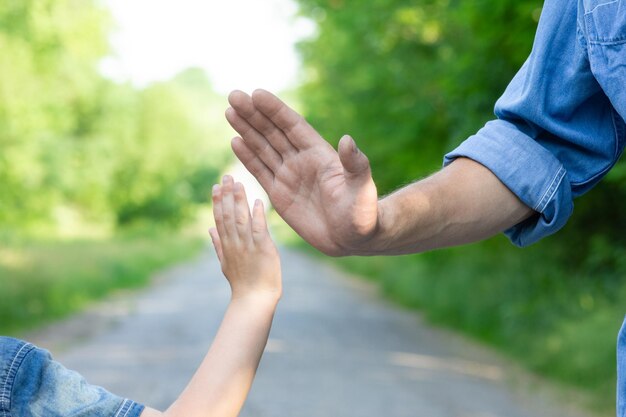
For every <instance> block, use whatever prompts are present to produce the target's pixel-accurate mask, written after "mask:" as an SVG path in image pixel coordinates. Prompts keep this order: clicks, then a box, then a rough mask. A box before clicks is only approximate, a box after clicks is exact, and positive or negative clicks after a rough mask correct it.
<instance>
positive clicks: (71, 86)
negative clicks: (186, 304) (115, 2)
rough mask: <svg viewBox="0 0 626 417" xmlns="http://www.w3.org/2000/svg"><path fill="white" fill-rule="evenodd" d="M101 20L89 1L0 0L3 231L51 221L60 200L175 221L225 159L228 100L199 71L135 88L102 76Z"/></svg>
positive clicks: (78, 208) (133, 218) (97, 212)
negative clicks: (100, 66) (100, 62)
mask: <svg viewBox="0 0 626 417" xmlns="http://www.w3.org/2000/svg"><path fill="white" fill-rule="evenodd" d="M110 26H111V25H110V16H109V14H108V11H107V10H106V9H105V8H104V6H102V4H101V2H99V1H97V0H87V1H81V2H76V1H71V0H19V1H17V0H9V1H7V2H3V3H2V5H0V48H1V49H2V52H3V59H2V60H1V61H0V149H2V151H1V152H0V183H1V184H2V187H0V229H4V230H7V229H11V230H13V231H15V230H20V231H22V232H23V231H24V230H26V229H29V228H31V229H32V228H35V227H40V226H42V225H50V224H54V222H55V216H56V212H57V211H58V210H59V209H64V208H71V209H72V210H73V211H74V212H75V213H78V215H80V216H82V217H84V218H86V219H87V220H89V221H93V222H100V223H102V222H110V221H113V222H115V223H117V224H118V225H122V226H123V225H127V224H129V223H133V222H137V221H139V222H158V223H159V224H165V225H168V224H169V225H178V224H180V223H181V222H182V221H184V220H185V219H186V218H187V217H188V216H189V214H190V213H191V212H192V209H193V205H194V204H195V203H197V202H200V201H202V202H204V201H206V194H207V191H208V187H210V184H211V183H212V182H214V181H215V179H216V177H217V173H218V172H219V170H220V169H221V168H222V167H223V166H224V165H225V164H226V163H227V162H228V159H227V155H228V142H227V141H226V140H224V139H225V137H226V135H227V130H226V128H225V123H224V122H223V120H221V119H223V116H222V115H223V108H224V107H225V100H224V99H223V98H222V97H219V96H218V95H216V94H215V93H214V92H213V90H212V88H211V85H210V83H209V81H208V80H207V78H206V76H205V74H204V73H203V72H202V71H201V70H197V69H190V70H188V71H185V72H183V73H182V74H180V75H179V76H177V77H175V78H174V79H173V80H170V81H168V82H163V83H160V84H156V85H151V86H149V87H147V88H146V89H144V90H137V89H135V88H133V87H132V86H130V85H123V84H122V85H121V84H115V83H113V82H112V81H109V80H106V79H104V78H103V77H102V76H101V75H100V74H99V73H98V70H97V66H98V63H99V61H100V59H101V58H102V57H103V56H105V55H106V54H107V53H108V49H109V46H108V41H107V37H108V32H109V28H110ZM201 196H203V197H204V198H201Z"/></svg>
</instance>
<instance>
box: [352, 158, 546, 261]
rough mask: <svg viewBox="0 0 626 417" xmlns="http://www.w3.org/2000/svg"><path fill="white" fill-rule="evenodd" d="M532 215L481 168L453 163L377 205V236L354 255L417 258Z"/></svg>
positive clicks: (463, 162)
mask: <svg viewBox="0 0 626 417" xmlns="http://www.w3.org/2000/svg"><path fill="white" fill-rule="evenodd" d="M534 213H535V212H534V211H533V210H531V209H530V208H529V207H527V206H526V205H524V203H522V202H521V201H520V200H519V199H518V198H517V196H516V195H515V194H513V193H512V192H511V191H510V190H509V189H508V188H507V187H506V186H505V185H504V184H503V183H502V182H500V180H499V179H498V178H497V177H496V176H495V175H494V174H493V173H492V172H491V171H489V170H488V169H487V168H485V167H484V166H483V165H481V164H479V163H477V162H475V161H472V160H470V159H465V158H459V159H457V160H456V161H454V162H453V163H452V164H450V165H449V166H447V167H446V168H444V169H442V170H441V171H439V172H437V173H436V174H434V175H432V176H430V177H428V178H426V179H424V180H421V181H418V182H416V183H414V184H411V185H409V186H407V187H405V188H402V189H400V190H398V191H397V192H395V193H393V194H390V195H389V196H387V197H385V198H383V199H382V200H380V202H379V225H378V228H377V232H376V234H375V235H374V236H373V237H372V239H371V240H370V241H369V242H367V244H366V245H364V246H363V247H362V248H361V249H360V250H359V251H358V252H359V253H358V254H363V255H380V254H386V255H393V254H396V255H397V254H407V253H417V252H423V251H427V250H431V249H436V248H441V247H447V246H453V245H459V244H464V243H469V242H475V241H478V240H482V239H485V238H488V237H490V236H493V235H495V234H497V233H499V232H501V231H503V230H505V229H507V228H509V227H511V226H513V225H515V224H517V223H519V222H521V221H522V220H524V219H526V218H528V217H529V216H531V215H532V214H534Z"/></svg>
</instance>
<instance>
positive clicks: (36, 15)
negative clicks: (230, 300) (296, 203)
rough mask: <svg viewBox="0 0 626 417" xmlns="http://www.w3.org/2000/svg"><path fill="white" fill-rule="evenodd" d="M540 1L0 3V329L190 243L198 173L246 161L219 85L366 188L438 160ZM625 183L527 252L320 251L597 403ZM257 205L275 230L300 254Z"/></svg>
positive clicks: (388, 187)
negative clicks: (362, 170) (325, 150)
mask: <svg viewBox="0 0 626 417" xmlns="http://www.w3.org/2000/svg"><path fill="white" fill-rule="evenodd" d="M542 4H543V2H542V1H541V0H517V1H513V0H491V1H477V2H470V1H467V2H455V1H449V0H377V1H356V0H263V1H261V0H228V1H214V0H176V1H174V0H84V1H76V0H7V1H2V2H0V51H1V58H0V331H2V332H3V333H11V334H21V333H22V332H24V331H25V330H26V329H31V328H38V327H41V326H43V325H45V324H47V323H49V322H50V321H53V320H56V319H59V318H62V317H66V316H68V315H71V314H73V313H75V312H77V311H80V310H81V309H84V308H85V307H86V306H88V305H90V304H91V303H93V301H94V300H98V299H101V298H102V297H104V296H106V295H107V294H110V293H111V292H113V291H115V290H117V289H119V288H134V287H139V286H142V285H146V284H147V283H149V282H150V279H149V278H150V277H151V276H152V274H153V273H154V272H155V271H158V270H160V269H161V268H163V267H165V266H168V265H171V264H175V263H177V262H180V261H183V260H186V259H189V258H191V257H193V256H195V255H197V254H199V253H201V252H202V251H203V250H204V249H205V248H206V246H207V242H206V237H207V233H206V229H207V228H208V227H209V226H210V223H211V221H210V216H209V213H210V208H209V206H208V202H209V193H210V189H211V186H212V184H214V183H215V182H216V181H219V178H220V176H221V175H222V174H223V173H224V172H231V173H234V174H235V176H236V177H237V179H240V180H243V179H244V178H246V174H245V170H244V169H242V167H241V166H238V165H236V160H235V158H234V157H233V155H232V151H231V150H230V139H231V138H232V136H233V135H234V131H233V130H232V129H231V128H230V127H229V126H228V125H227V123H226V122H225V120H224V110H225V109H226V107H227V106H228V104H227V100H226V95H227V94H228V92H229V91H231V90H233V89H242V90H244V91H247V92H251V91H252V90H253V89H255V88H258V87H262V88H266V89H269V90H271V91H274V92H276V93H278V94H279V95H280V96H281V97H282V98H283V99H284V100H285V101H286V102H288V103H289V104H290V105H293V106H295V107H296V108H297V109H298V110H299V111H301V112H302V113H303V114H304V115H305V117H306V118H307V119H308V120H309V121H310V123H311V124H312V125H313V126H315V128H317V129H318V130H319V131H320V132H321V133H322V135H323V136H324V137H325V138H326V139H327V140H328V141H329V142H330V143H331V144H333V145H336V143H337V141H338V139H339V138H340V137H341V136H342V135H344V134H346V133H350V134H351V135H352V136H353V137H354V138H355V140H356V141H357V143H358V144H359V146H360V148H361V149H362V150H363V152H365V153H366V154H367V156H368V158H369V160H370V162H371V165H372V171H373V175H374V179H375V181H376V184H377V187H378V190H379V193H380V194H381V195H384V194H387V193H389V192H392V191H393V190H395V189H396V188H397V187H398V186H400V185H401V184H407V183H410V182H411V181H414V180H415V179H417V178H422V177H424V176H426V175H428V174H429V173H431V172H433V171H434V170H437V169H439V167H440V165H441V160H442V155H443V154H445V153H446V152H447V151H449V150H451V149H452V148H453V147H455V146H456V145H457V144H458V143H460V142H461V141H462V140H464V139H465V138H466V137H468V136H469V135H471V134H473V133H474V132H476V130H478V129H479V128H480V127H481V126H482V125H483V124H484V123H485V122H486V121H488V120H490V119H492V118H493V117H494V116H493V104H494V102H495V101H496V100H497V98H498V97H499V95H500V94H501V93H502V91H503V90H504V88H505V87H506V85H507V84H508V82H509V80H510V79H511V77H513V75H514V74H515V73H516V71H517V70H518V68H519V67H520V66H521V65H522V63H523V62H524V60H525V59H526V57H527V56H528V53H529V52H530V50H531V47H532V41H533V36H534V33H535V30H536V27H537V23H538V20H539V16H540V14H541V8H542ZM245 181H246V183H247V184H250V185H249V186H248V188H249V190H250V194H251V197H252V198H254V196H257V195H261V194H262V193H261V192H260V190H258V189H257V191H252V189H253V186H252V185H251V184H252V180H245ZM625 184H626V165H625V164H624V163H623V162H620V163H618V164H617V166H616V167H615V168H614V169H613V170H612V171H611V173H610V174H609V175H608V176H607V178H606V179H605V180H604V181H603V182H602V183H601V184H600V185H599V186H598V187H597V188H596V189H595V190H593V191H592V192H591V195H590V196H588V197H584V198H582V199H581V200H579V201H577V204H576V213H575V214H574V216H573V218H572V219H571V221H570V223H569V225H568V226H567V227H566V228H565V229H564V230H563V231H561V232H560V233H559V234H557V235H555V236H553V237H550V238H548V239H545V240H544V241H543V242H541V243H539V244H537V245H534V246H533V247H531V248H528V249H524V250H520V249H517V248H514V247H513V246H512V245H511V244H510V243H509V242H508V241H506V239H504V238H503V237H502V236H499V237H496V238H494V239H491V240H488V241H486V242H483V243H480V244H476V245H471V246H467V247H463V248H457V249H449V250H443V251H436V252H432V253H427V254H423V255H420V256H414V257H399V258H355V259H344V260H339V261H333V262H334V263H335V264H336V265H339V266H341V267H342V268H345V269H347V270H349V271H350V272H351V273H354V274H357V275H362V276H367V277H369V278H370V279H371V280H372V281H373V282H375V283H377V284H380V287H381V289H382V292H383V293H384V294H385V295H386V296H387V297H389V298H390V299H391V300H393V301H394V302H397V303H401V304H402V305H404V306H407V307H410V308H412V309H415V310H419V311H421V312H422V313H423V314H424V315H425V317H427V318H428V319H429V320H431V321H432V322H433V323H436V324H438V325H443V326H447V327H450V328H454V329H456V330H458V331H461V332H464V333H465V334H468V335H470V336H471V337H473V338H476V339H478V340H480V341H481V342H482V343H486V344H489V345H490V346H492V347H494V348H495V349H498V350H500V351H502V352H504V353H505V354H507V355H509V356H510V357H511V358H513V359H514V360H515V361H517V362H519V363H521V364H522V365H524V366H526V367H527V368H529V369H531V370H533V371H535V372H538V373H540V374H541V375H543V376H546V377H548V378H550V379H552V380H556V381H559V383H562V384H564V385H565V386H568V387H575V388H576V389H578V390H580V391H581V392H583V393H585V395H587V396H589V397H590V398H591V400H590V401H589V404H591V407H592V408H595V409H596V410H600V412H604V413H605V414H606V413H608V414H610V413H611V411H612V410H610V408H611V407H612V404H613V401H612V398H613V395H614V380H615V335H616V333H617V328H618V327H619V324H620V323H621V320H622V319H623V313H624V308H623V306H624V300H625V299H626V278H625V277H626V262H624V260H625V259H626V256H625V255H624V254H625V248H626V241H625V238H624V233H623V231H624V230H626V221H625V219H626V216H624V213H626V206H625V205H626V185H625ZM598 213H602V215H600V214H598ZM269 216H270V218H271V219H272V223H273V231H274V233H275V234H276V235H277V236H282V237H286V238H287V239H285V240H283V241H282V244H285V245H292V246H295V247H298V248H300V249H302V250H304V251H307V252H306V253H307V254H308V255H311V254H313V253H315V252H314V251H312V250H311V249H310V248H308V247H307V245H305V244H303V243H302V242H301V241H299V240H297V239H295V238H294V237H293V234H292V233H290V232H289V230H290V229H289V228H288V227H286V226H285V224H284V223H283V222H282V221H280V219H279V218H278V216H277V215H276V214H275V213H272V212H270V213H269ZM308 255H307V256H308ZM311 256H317V255H311ZM315 259H316V261H315V263H319V262H322V259H321V258H315ZM318 261H319V262H318ZM324 261H328V260H327V259H325V258H324ZM330 336H333V337H334V336H337V337H339V335H329V337H330ZM419 358H421V357H418V359H419ZM423 362H424V361H422V360H421V359H420V360H418V361H417V363H418V365H419V364H422V363H423ZM431 365H432V364H431ZM607 393H608V394H607ZM607 398H611V401H610V402H608V401H607ZM607 410H608V411H607Z"/></svg>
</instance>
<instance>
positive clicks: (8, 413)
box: [0, 337, 144, 417]
mask: <svg viewBox="0 0 626 417" xmlns="http://www.w3.org/2000/svg"><path fill="white" fill-rule="evenodd" d="M143 409H144V407H143V406H142V405H140V404H137V403H135V402H133V401H130V400H126V399H123V398H120V397H117V396H115V395H113V394H111V393H109V392H107V391H106V390H104V389H102V388H100V387H96V386H93V385H89V384H87V382H85V380H84V379H83V378H82V377H81V376H80V375H79V374H77V373H76V372H73V371H70V370H68V369H66V368H64V367H63V366H62V365H60V364H59V363H58V362H55V361H53V360H52V358H51V356H50V354H49V353H48V352H47V351H45V350H42V349H39V348H37V347H35V346H33V345H31V344H30V343H27V342H24V341H21V340H17V339H12V338H9V337H0V417H67V416H72V417H139V415H140V414H141V413H142V411H143Z"/></svg>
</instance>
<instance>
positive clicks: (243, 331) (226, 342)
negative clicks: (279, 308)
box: [165, 297, 278, 417]
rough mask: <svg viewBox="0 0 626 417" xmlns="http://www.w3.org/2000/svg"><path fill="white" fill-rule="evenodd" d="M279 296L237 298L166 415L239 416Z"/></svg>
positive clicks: (263, 346)
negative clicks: (202, 359)
mask: <svg viewBox="0 0 626 417" xmlns="http://www.w3.org/2000/svg"><path fill="white" fill-rule="evenodd" d="M277 301H278V300H277V299H273V298H272V297H251V298H244V299H233V300H232V301H231V303H230V305H229V307H228V309H227V311H226V314H225V316H224V320H223V322H222V325H221V326H220V329H219V331H218V333H217V336H216V337H215V340H214V341H213V344H212V345H211V348H210V349H209V352H208V353H207V355H206V357H205V359H204V361H203V362H202V364H201V365H200V367H199V369H198V371H197V372H196V374H195V375H194V377H193V378H192V380H191V382H190V383H189V385H188V386H187V388H186V389H185V390H184V391H183V393H182V394H181V396H180V397H179V398H178V400H177V401H176V402H175V403H174V404H173V405H172V406H171V407H170V408H169V409H168V410H167V411H166V412H165V416H166V417H183V416H184V417H196V416H197V417H200V416H203V417H205V416H212V417H235V416H237V415H238V414H239V411H240V409H241V407H242V406H243V403H244V401H245V398H246V395H247V394H248V391H249V389H250V386H251V385H252V380H253V379H254V375H255V373H256V370H257V367H258V365H259V361H260V359H261V355H262V354H263V350H264V348H265V345H266V343H267V338H268V334H269V330H270V326H271V322H272V318H273V315H274V311H275V308H276V303H277Z"/></svg>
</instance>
